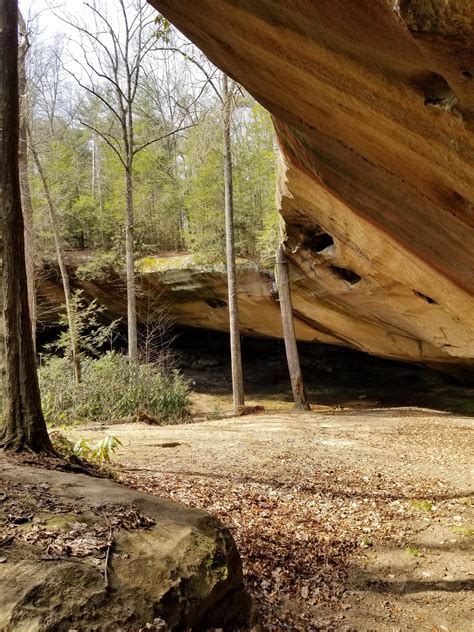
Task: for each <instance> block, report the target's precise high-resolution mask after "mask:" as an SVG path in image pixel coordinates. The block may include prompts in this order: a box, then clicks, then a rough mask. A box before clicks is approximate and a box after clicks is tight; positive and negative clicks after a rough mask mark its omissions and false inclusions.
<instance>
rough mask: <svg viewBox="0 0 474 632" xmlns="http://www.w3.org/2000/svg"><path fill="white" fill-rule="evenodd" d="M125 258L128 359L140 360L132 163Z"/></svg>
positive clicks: (127, 174) (127, 179)
mask: <svg viewBox="0 0 474 632" xmlns="http://www.w3.org/2000/svg"><path fill="white" fill-rule="evenodd" d="M125 198H126V224H125V259H126V268H127V327H128V359H129V360H130V361H131V362H137V361H138V334H137V298H136V289H135V243H134V238H133V181H132V165H131V164H130V162H129V164H128V167H127V169H126V170H125Z"/></svg>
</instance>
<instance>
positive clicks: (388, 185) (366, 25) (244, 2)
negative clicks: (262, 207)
mask: <svg viewBox="0 0 474 632" xmlns="http://www.w3.org/2000/svg"><path fill="white" fill-rule="evenodd" d="M151 3H152V4H153V5H154V6H155V7H156V8H157V9H158V10H160V11H161V12H162V13H163V14H164V15H165V16H166V17H168V18H169V19H170V20H171V21H172V22H174V23H175V24H176V25H177V26H178V27H179V28H180V29H182V30H183V32H184V33H185V34H186V35H187V36H188V37H190V38H191V39H192V40H193V41H194V42H195V43H196V44H197V45H198V46H200V47H201V48H202V49H203V50H204V52H205V53H206V54H207V55H208V56H209V57H210V58H211V59H212V60H213V61H214V62H215V63H216V64H217V65H218V66H220V67H221V68H222V69H223V70H225V71H226V72H227V73H228V74H230V75H231V76H232V77H234V78H235V79H236V80H237V81H240V82H241V83H242V84H243V85H244V86H245V87H246V88H247V89H248V90H249V91H250V92H251V93H252V94H253V95H254V96H255V97H256V98H257V99H258V100H259V101H260V102H261V103H262V104H263V105H264V106H266V107H267V108H268V109H269V110H270V112H271V113H272V114H273V115H274V120H275V125H276V129H277V134H278V138H279V142H280V146H281V150H282V168H281V177H280V193H281V212H282V215H283V217H284V219H285V222H286V226H287V233H288V245H289V247H290V248H291V251H292V253H291V255H290V256H291V259H292V261H293V264H294V266H293V287H294V302H295V311H296V316H297V318H298V321H299V322H300V323H304V324H306V325H307V326H308V327H310V328H311V329H313V331H315V332H318V333H317V334H316V335H315V338H316V339H321V338H322V337H327V338H328V339H330V340H328V341H330V342H334V341H337V344H343V345H347V346H351V347H354V348H357V349H361V350H364V351H367V352H369V353H372V354H377V355H383V356H386V357H393V358H400V359H407V360H416V361H422V362H435V363H456V364H472V362H473V358H474V298H473V292H474V215H473V210H472V203H473V198H474V186H473V184H474V183H473V156H474V151H473V141H472V139H473V136H472V129H473V113H474V86H473V80H472V78H473V74H474V70H473V58H474V55H473V52H474V37H473V35H474V5H473V3H472V2H471V0H450V1H449V2H446V1H445V0H359V1H358V2H354V1H353V0H337V1H335V0H313V1H312V2H303V1H302V0H298V1H296V2H287V1H286V0H262V1H260V2H254V1H253V0H202V1H201V2H198V3H197V2H195V1H194V0H181V1H180V2H176V1H175V0H152V1H151Z"/></svg>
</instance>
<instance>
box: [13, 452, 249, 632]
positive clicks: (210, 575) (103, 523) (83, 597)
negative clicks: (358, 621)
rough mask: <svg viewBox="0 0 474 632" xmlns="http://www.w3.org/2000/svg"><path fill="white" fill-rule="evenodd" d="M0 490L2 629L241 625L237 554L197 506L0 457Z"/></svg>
mask: <svg viewBox="0 0 474 632" xmlns="http://www.w3.org/2000/svg"><path fill="white" fill-rule="evenodd" d="M0 492H3V493H0V499H1V500H2V502H0V523H2V525H3V526H2V533H1V534H0V541H5V539H6V537H7V536H11V534H14V537H13V539H12V540H11V541H9V542H7V543H6V544H4V545H3V546H2V548H1V551H0V552H1V557H2V558H4V559H3V562H2V563H1V564H0V630H2V632H10V631H13V630H15V632H21V631H26V630H28V632H35V631H46V630H55V631H63V630H64V631H70V630H77V631H78V632H83V631H84V632H85V631H86V630H87V632H93V631H99V630H100V631H101V632H103V631H109V630H110V631H112V630H113V631H114V632H118V631H134V632H138V630H139V629H140V627H142V626H145V625H146V624H147V623H152V622H153V621H154V620H155V619H156V618H160V619H163V620H164V621H166V623H167V626H168V629H169V630H184V629H186V628H191V629H192V630H208V629H212V628H215V627H221V628H224V629H225V630H237V629H239V630H245V629H248V621H249V618H250V609H251V603H250V598H249V597H248V595H247V594H246V593H245V590H244V588H243V585H242V567H241V562H240V557H239V554H238V552H237V549H236V547H235V544H234V541H233V539H232V536H231V535H230V533H229V531H228V530H227V529H226V528H225V527H224V526H223V525H222V524H220V523H219V522H218V521H217V520H216V519H214V518H212V517H211V516H209V515H208V514H206V513H204V512H203V511H200V510H197V509H189V508H187V507H184V506H182V505H179V504H175V503H171V502H168V501H165V500H161V499H159V498H155V497H153V496H149V495H147V494H143V493H140V492H137V491H134V490H131V489H128V488H126V487H123V486H121V485H118V484H117V483H114V482H112V481H110V480H104V479H96V478H91V477H88V476H85V475H82V474H70V473H64V472H60V471H51V470H45V469H39V468H31V467H25V466H19V465H17V464H14V463H12V462H10V461H7V460H6V459H5V458H3V457H0ZM28 507H30V509H28ZM29 511H30V514H29V515H28V512H29ZM30 516H31V517H30ZM137 516H139V518H138V519H137V518H136V517H137ZM29 517H30V519H29V520H28V518H29ZM24 518H26V520H24ZM15 521H18V522H19V524H16V525H15V524H13V523H14V522H15ZM131 521H132V522H131ZM133 521H135V523H136V524H135V525H134V524H132V523H133ZM111 534H113V535H112V537H111ZM110 542H112V546H111V547H109V546H108V543H110ZM108 549H110V551H109V560H108V563H107V564H106V563H105V557H106V553H107V550H108ZM5 558H6V560H5ZM106 567H107V578H106V579H105V578H104V569H105V568H106Z"/></svg>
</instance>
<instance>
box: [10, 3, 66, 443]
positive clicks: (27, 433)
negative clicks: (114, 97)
mask: <svg viewBox="0 0 474 632" xmlns="http://www.w3.org/2000/svg"><path fill="white" fill-rule="evenodd" d="M17 62H18V5H17V2H15V1H14V0H0V225H1V227H2V230H1V234H0V262H1V268H2V269H1V278H2V291H1V293H0V303H1V304H0V307H1V312H2V331H1V336H0V345H1V349H0V352H1V357H2V359H3V368H2V377H3V418H4V421H3V423H4V425H3V429H2V431H1V432H0V446H2V447H3V448H5V449H11V450H17V451H20V450H25V449H29V450H33V451H34V452H46V453H50V454H54V450H53V447H52V445H51V441H50V439H49V436H48V431H47V429H46V424H45V422H44V418H43V414H42V411H41V400H40V394H39V387H38V377H37V374H36V364H35V356H34V350H33V339H32V336H31V322H30V314H29V309H28V287H27V278H26V264H25V254H24V253H25V241H24V223H23V214H22V208H21V192H20V178H19V168H18V148H19V147H18V143H19V138H18V137H19V99H18V63H17Z"/></svg>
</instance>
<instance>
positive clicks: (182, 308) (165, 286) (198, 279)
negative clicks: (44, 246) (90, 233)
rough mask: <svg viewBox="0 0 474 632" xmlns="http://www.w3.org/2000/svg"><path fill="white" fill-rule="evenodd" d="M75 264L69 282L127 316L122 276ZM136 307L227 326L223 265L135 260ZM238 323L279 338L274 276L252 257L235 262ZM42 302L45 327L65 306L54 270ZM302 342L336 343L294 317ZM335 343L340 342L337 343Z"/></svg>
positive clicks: (148, 313)
mask: <svg viewBox="0 0 474 632" xmlns="http://www.w3.org/2000/svg"><path fill="white" fill-rule="evenodd" d="M76 269H77V265H76V264H73V263H69V264H68V271H69V275H70V279H71V285H72V286H73V287H74V288H75V289H80V290H82V291H83V293H84V295H85V296H86V298H87V299H89V300H92V299H94V298H95V299H97V300H98V302H99V303H100V304H101V305H103V306H104V307H105V316H106V317H108V318H109V319H110V320H112V319H116V318H122V319H125V318H126V315H127V303H126V288H125V282H124V280H123V279H120V278H119V276H118V275H117V273H116V272H115V271H114V270H112V269H108V270H105V271H103V272H102V273H101V274H100V276H98V277H96V278H88V279H83V278H82V279H81V278H79V277H78V276H77V275H76ZM137 269H138V272H139V275H138V278H137V284H138V291H137V307H138V312H139V319H140V321H141V322H146V321H147V320H148V319H149V320H151V321H154V320H155V319H156V320H157V321H158V322H159V321H160V319H162V318H163V319H164V320H165V321H166V320H167V319H168V318H169V319H171V320H172V321H173V322H174V323H176V324H177V325H181V326H185V327H197V328H202V329H211V330H216V331H228V330H229V313H228V309H227V275H226V271H225V269H224V267H223V266H219V265H214V266H203V265H196V264H195V263H194V262H193V260H192V257H190V256H186V255H177V256H170V257H147V258H145V259H142V260H141V261H139V262H138V264H137ZM237 275H238V284H239V306H240V324H241V331H242V334H244V335H247V336H266V337H272V338H281V337H282V330H281V319H280V308H279V304H278V302H277V300H276V290H275V284H274V279H273V275H272V273H271V272H270V271H268V270H263V269H262V268H260V267H259V266H258V265H257V264H256V263H254V262H253V261H248V260H244V259H241V260H239V261H238V262H237ZM39 277H40V281H39V284H38V304H39V309H38V311H39V314H40V318H39V319H40V322H41V324H42V325H43V326H44V327H46V328H47V327H48V326H56V325H57V322H58V318H59V312H60V311H61V310H62V309H64V307H63V303H64V295H63V291H62V289H61V280H60V278H59V276H58V274H57V272H56V271H55V270H54V269H53V268H48V269H46V268H45V269H44V270H43V272H42V273H41V274H40V275H39ZM295 325H296V333H297V336H298V338H299V339H300V340H305V341H309V342H334V340H333V339H332V338H331V336H327V335H325V334H324V333H320V332H319V331H317V330H316V329H314V327H312V326H311V325H308V324H306V323H305V322H304V321H300V320H298V319H297V320H296V323H295ZM335 342H336V344H337V341H335Z"/></svg>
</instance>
